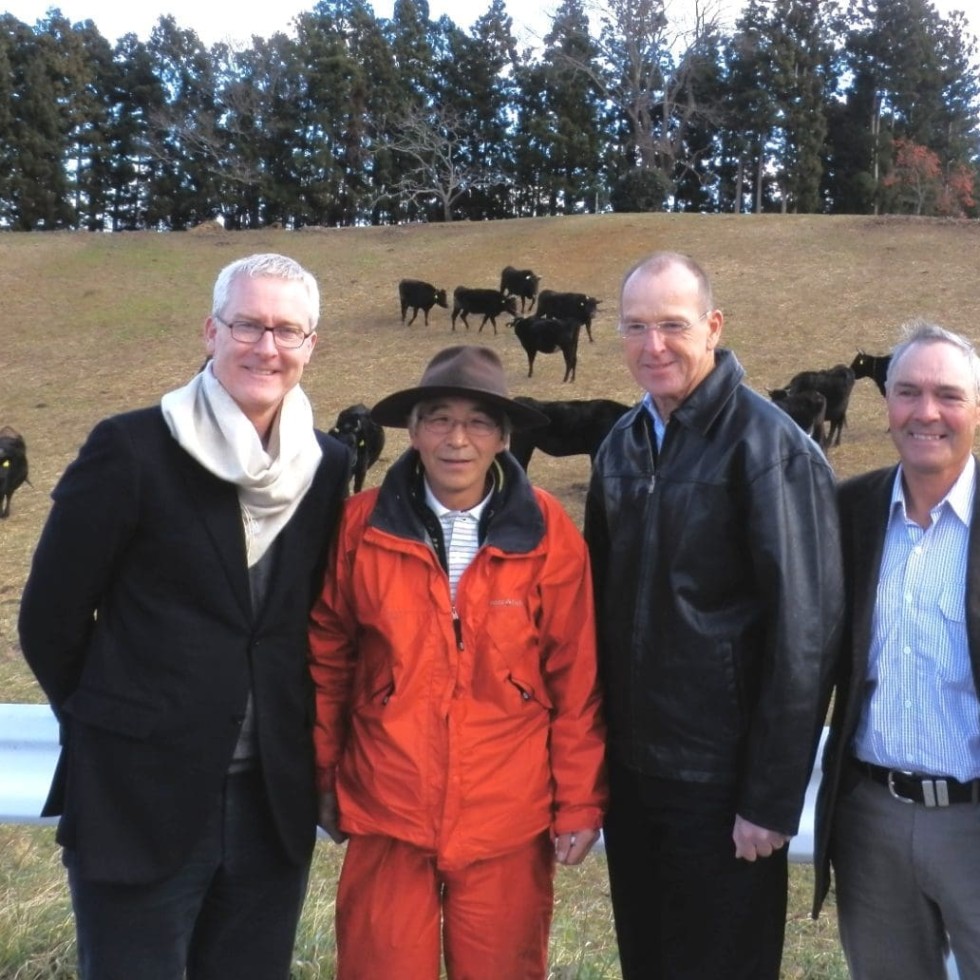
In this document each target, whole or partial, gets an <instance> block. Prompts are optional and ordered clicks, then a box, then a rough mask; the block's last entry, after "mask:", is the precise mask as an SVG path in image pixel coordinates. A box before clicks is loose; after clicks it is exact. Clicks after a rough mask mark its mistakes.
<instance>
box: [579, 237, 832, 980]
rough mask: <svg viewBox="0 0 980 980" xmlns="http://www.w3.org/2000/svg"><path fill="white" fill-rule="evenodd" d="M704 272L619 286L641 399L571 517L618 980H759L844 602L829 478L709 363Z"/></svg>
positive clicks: (793, 434) (772, 942)
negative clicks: (589, 647)
mask: <svg viewBox="0 0 980 980" xmlns="http://www.w3.org/2000/svg"><path fill="white" fill-rule="evenodd" d="M722 323H723V316H722V313H721V311H720V310H717V309H715V308H714V305H713V301H712V294H711V287H710V284H709V282H708V279H707V276H706V275H705V273H704V271H703V270H702V269H701V268H700V267H699V266H698V265H697V263H695V262H694V261H693V260H692V259H690V258H689V257H687V256H684V255H679V254H676V253H657V254H655V255H653V256H650V257H649V258H647V259H645V260H643V261H642V262H640V263H638V264H637V265H636V266H635V267H634V268H633V269H632V270H630V272H629V273H628V274H627V275H626V277H625V279H624V281H623V289H622V296H621V310H620V326H619V330H620V334H621V336H622V339H623V345H624V353H625V358H626V363H627V365H628V367H629V369H630V372H631V373H632V375H633V377H634V378H635V379H636V381H637V383H638V384H639V385H640V386H641V387H642V388H643V389H644V390H645V392H646V394H645V396H644V398H643V400H642V401H641V402H640V404H639V405H637V406H635V407H634V408H633V409H632V410H631V411H629V412H627V413H626V415H624V416H623V417H622V418H621V419H620V420H619V421H618V422H617V424H616V425H615V426H614V428H613V429H612V431H611V432H610V434H609V436H608V437H607V439H606V440H605V442H604V443H603V445H602V448H601V449H600V451H599V454H598V456H597V458H596V462H595V467H594V471H593V477H592V483H591V487H590V491H589V498H588V502H587V508H586V538H587V540H588V542H589V547H590V550H591V554H592V562H593V574H594V577H595V586H596V604H597V610H598V619H599V657H600V671H601V674H602V679H603V681H604V685H605V693H606V713H607V721H608V725H609V765H610V788H611V805H610V811H609V814H608V816H607V820H606V825H605V837H606V845H607V854H608V860H609V874H610V880H611V888H612V900H613V910H614V914H615V919H616V931H617V937H618V940H619V947H620V959H621V961H622V965H623V976H624V978H625V980H635V978H638V977H642V978H644V980H649V978H669V980H679V978H697V980H712V978H718V980H722V978H723V980H737V978H745V980H749V978H751V980H766V978H772V980H777V978H778V976H779V966H780V959H781V954H782V942H783V931H784V921H785V912H786V877H787V864H786V847H785V845H786V844H787V842H788V841H789V838H790V837H791V836H792V835H793V834H794V833H796V831H797V825H798V821H799V816H800V812H801V810H802V808H803V799H804V793H805V789H806V785H807V782H808V779H809V774H810V769H811V766H812V763H813V757H814V753H815V750H816V745H817V741H818V737H819V733H820V729H821V726H822V723H823V720H824V715H825V712H826V708H827V701H828V692H829V677H830V672H831V668H832V662H833V659H834V656H835V654H836V651H837V646H838V640H839V636H840V630H841V620H842V609H843V598H842V573H841V559H840V544H839V532H838V521H837V513H836V506H835V493H834V476H833V472H832V471H831V468H830V466H829V465H828V463H827V461H826V459H825V458H824V456H823V453H822V452H821V451H820V449H819V448H818V447H817V445H816V443H814V442H813V441H812V440H810V439H809V438H808V437H806V436H805V435H804V434H803V433H802V431H800V430H799V429H798V428H797V427H796V426H795V424H794V423H793V422H792V421H791V420H790V419H789V417H788V416H786V415H785V414H783V413H782V412H780V410H779V409H778V408H776V407H775V406H774V405H772V404H771V403H769V402H768V401H766V400H765V399H764V398H761V397H760V396H759V395H757V394H755V393H754V392H752V391H751V390H749V389H748V388H747V387H746V386H745V385H744V384H743V383H742V378H743V374H744V372H743V370H742V368H741V366H740V365H739V363H738V361H737V360H736V358H735V356H734V354H733V353H732V352H731V351H729V350H725V349H721V348H719V347H718V346H717V345H718V341H719V338H720V335H721V329H722Z"/></svg>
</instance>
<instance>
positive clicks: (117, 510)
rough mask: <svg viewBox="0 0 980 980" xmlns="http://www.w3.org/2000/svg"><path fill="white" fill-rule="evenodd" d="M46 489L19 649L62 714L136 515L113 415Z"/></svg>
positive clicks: (134, 481) (125, 446) (134, 477)
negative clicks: (47, 506) (48, 501)
mask: <svg viewBox="0 0 980 980" xmlns="http://www.w3.org/2000/svg"><path fill="white" fill-rule="evenodd" d="M52 497H53V499H54V505H53V507H52V509H51V513H50V514H49V516H48V520H47V522H46V524H45V526H44V530H43V532H42V533H41V538H40V540H39V542H38V546H37V549H36V551H35V552H34V559H33V562H32V564H31V571H30V575H29V576H28V579H27V584H26V586H25V588H24V595H23V599H22V601H21V607H20V619H19V632H20V643H21V648H22V649H23V651H24V656H25V658H26V659H27V662H28V664H29V665H30V667H31V670H33V671H34V674H35V676H36V677H37V679H38V681H39V683H40V685H41V687H42V688H43V689H44V692H45V694H46V695H47V696H48V699H49V700H50V702H51V706H52V708H53V709H54V712H55V714H56V715H57V716H58V717H59V720H60V718H61V707H62V705H63V704H64V703H65V701H66V700H67V699H68V697H69V696H70V695H71V694H72V693H73V691H74V690H75V689H76V688H77V686H78V684H79V679H80V678H81V675H82V671H83V670H84V667H85V657H86V652H87V649H88V645H89V641H90V638H91V635H92V631H93V628H94V626H95V619H96V615H97V613H98V610H99V607H100V606H101V604H102V600H103V597H104V595H105V593H106V592H107V590H108V589H109V588H110V587H111V582H112V576H113V573H114V568H115V565H116V563H117V562H118V560H119V557H120V555H121V554H122V553H123V551H124V550H125V547H126V543H127V540H128V538H129V537H130V535H131V534H132V533H133V530H134V528H135V526H136V523H137V517H138V509H139V474H138V467H137V465H136V462H135V454H134V453H133V452H132V450H131V447H130V446H129V440H128V435H127V432H126V431H125V428H124V426H122V425H121V424H120V423H119V422H117V421H115V420H113V419H109V420H106V421H104V422H101V423H99V425H97V426H96V427H95V429H93V431H92V433H91V435H90V436H89V438H88V440H87V441H86V443H85V445H84V446H83V447H82V449H81V452H80V453H79V456H78V458H77V459H76V460H75V461H74V462H73V463H72V464H71V465H70V466H69V467H68V469H67V470H66V471H65V474H64V476H63V477H62V478H61V480H60V481H59V483H58V485H57V487H56V488H55V490H54V493H53V494H52Z"/></svg>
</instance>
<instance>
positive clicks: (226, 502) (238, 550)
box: [174, 443, 252, 622]
mask: <svg viewBox="0 0 980 980" xmlns="http://www.w3.org/2000/svg"><path fill="white" fill-rule="evenodd" d="M174 446H175V447H176V448H177V456H178V457H179V458H180V463H179V464H178V469H179V471H180V474H181V477H182V479H183V481H184V484H185V485H186V487H187V491H188V494H189V499H190V501H191V504H192V506H193V507H194V509H195V511H196V513H197V516H198V517H199V518H200V520H201V523H202V525H203V527H204V530H205V534H206V538H207V541H208V542H209V544H210V546H211V547H212V548H214V550H215V552H216V553H217V556H218V560H219V561H220V563H221V566H222V568H224V571H225V576H226V577H227V579H228V584H229V586H230V587H231V591H232V594H233V595H234V596H235V600H236V602H237V603H238V604H239V606H240V607H241V610H242V612H243V614H244V616H245V619H246V621H249V622H250V621H251V619H252V597H251V592H250V589H249V582H248V565H247V558H246V556H245V534H244V531H243V529H242V516H241V508H240V507H239V504H238V493H237V492H236V490H235V488H234V487H233V486H232V485H231V484H229V483H226V482H225V481H224V480H219V479H218V478H217V477H216V476H215V475H214V474H212V473H209V472H208V471H207V470H206V469H204V467H203V466H201V465H200V464H199V463H198V462H197V461H196V460H194V459H193V458H192V457H191V456H189V455H188V454H187V453H186V452H184V450H182V449H181V448H180V447H179V446H177V444H176V443H174Z"/></svg>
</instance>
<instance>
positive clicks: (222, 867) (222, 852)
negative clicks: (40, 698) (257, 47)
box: [20, 255, 349, 980]
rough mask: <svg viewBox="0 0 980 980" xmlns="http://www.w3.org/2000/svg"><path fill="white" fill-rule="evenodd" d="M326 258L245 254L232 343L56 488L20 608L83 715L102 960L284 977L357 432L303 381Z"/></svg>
mask: <svg viewBox="0 0 980 980" xmlns="http://www.w3.org/2000/svg"><path fill="white" fill-rule="evenodd" d="M318 311H319V294H318V290H317V285H316V282H315V280H314V279H313V277H312V276H311V275H310V274H309V273H308V272H307V271H306V270H305V269H303V268H302V267H301V266H300V265H299V264H297V263H296V262H294V261H293V260H292V259H288V258H286V257H285V256H282V255H253V256H250V257H248V258H245V259H241V260H239V261H237V262H233V263H232V264H231V265H229V266H228V267H226V268H225V269H224V270H222V272H221V274H220V275H219V276H218V279H217V282H216V283H215V287H214V298H213V304H212V309H211V314H210V316H208V317H207V318H206V320H205V321H204V343H205V348H206V351H207V354H208V355H209V361H208V363H207V364H206V366H205V368H204V370H202V371H201V372H200V373H199V374H198V375H197V376H196V377H195V378H194V379H193V380H192V381H191V382H190V383H189V384H187V385H185V386H184V387H183V388H180V389H178V390H176V391H171V392H169V393H168V394H166V395H164V396H163V398H162V400H161V402H160V404H159V405H157V406H154V407H152V408H144V409H141V410H138V411H134V412H128V413H125V414H123V415H118V416H115V417H113V418H109V419H106V420H104V421H102V422H100V423H99V424H98V425H97V426H96V427H95V428H94V429H93V431H92V433H91V434H90V435H89V438H88V440H87V441H86V443H85V445H84V446H83V447H82V450H81V452H80V454H79V456H78V458H77V459H76V460H75V462H74V463H72V465H71V466H69V467H68V469H67V470H66V471H65V474H64V476H63V477H62V479H61V481H60V482H59V484H58V486H57V487H56V488H55V491H54V495H53V496H54V506H53V508H52V510H51V514H50V516H49V518H48V521H47V524H46V525H45V528H44V532H43V534H42V536H41V540H40V542H39V544H38V547H37V551H36V553H35V556H34V562H33V566H32V569H31V574H30V577H29V579H28V582H27V585H26V588H25V590H24V597H23V603H22V606H21V613H20V639H21V646H22V648H23V651H24V656H25V657H26V658H27V661H28V663H29V664H30V666H31V668H32V669H33V671H34V673H35V674H36V676H37V678H38V681H39V682H40V684H41V687H42V688H43V689H44V692H45V694H47V696H48V698H49V700H50V702H51V706H52V708H53V709H54V712H55V714H56V715H57V717H58V721H59V722H60V724H61V733H62V755H61V760H60V763H59V766H58V770H57V773H56V775H55V779H54V783H53V785H52V788H51V795H50V796H49V798H48V802H47V804H46V806H45V809H44V814H45V815H56V814H58V815H60V816H61V820H60V822H59V825H58V837H57V839H58V842H59V843H60V844H61V845H62V847H63V848H64V851H63V858H64V863H65V865H66V867H67V869H68V882H69V886H70V889H71V897H72V906H73V909H74V912H75V924H76V932H77V936H78V963H79V976H80V978H81V980H133V978H138V980H184V978H185V977H186V978H187V980H229V978H234V980H249V978H252V980H276V978H280V980H285V978H287V977H288V976H289V974H290V965H291V962H292V948H293V942H294V937H295V932H296V924H297V922H298V919H299V913H300V909H301V907H302V903H303V897H304V894H305V891H306V879H307V874H308V869H309V862H310V857H311V854H312V848H313V843H314V840H315V832H316V795H315V790H314V783H313V746H312V740H311V735H310V726H311V718H310V711H311V703H312V690H311V684H310V679H309V674H308V671H307V667H306V654H307V645H306V621H307V616H308V613H309V609H310V605H311V603H312V600H313V595H314V587H315V585H318V584H319V580H320V578H321V575H322V568H323V564H324V561H325V554H326V551H327V546H328V543H329V538H330V535H331V531H332V527H333V525H334V523H335V519H336V516H337V514H338V511H339V508H340V503H341V500H342V498H343V496H344V494H345V492H346V486H347V476H348V466H349V464H348V455H347V450H346V448H345V447H343V446H342V445H341V444H340V443H339V442H337V441H336V440H334V439H332V438H330V437H329V436H326V435H324V434H323V433H320V432H317V431H316V430H315V429H314V427H313V412H312V408H311V406H310V403H309V401H308V399H307V398H306V395H305V394H304V393H303V391H302V389H301V388H300V387H299V381H300V378H301V377H302V374H303V369H304V367H305V366H306V364H307V363H308V362H309V360H310V356H311V354H312V352H313V347H314V345H315V343H316V325H317V316H318Z"/></svg>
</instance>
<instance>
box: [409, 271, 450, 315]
mask: <svg viewBox="0 0 980 980" xmlns="http://www.w3.org/2000/svg"><path fill="white" fill-rule="evenodd" d="M398 299H399V300H400V301H401V304H402V323H404V322H405V314H406V313H408V310H409V308H411V310H412V319H411V320H409V321H408V325H409V326H411V325H412V324H413V323H414V322H415V318H416V317H417V316H418V315H419V310H422V311H423V312H424V313H425V325H426V326H428V325H429V310H431V309H432V307H433V306H441V307H442V308H443V309H447V310H448V309H449V303H448V302H447V301H446V290H445V289H436V287H435V286H433V285H432V283H431V282H422V280H421V279H402V281H401V282H400V283H398Z"/></svg>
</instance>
